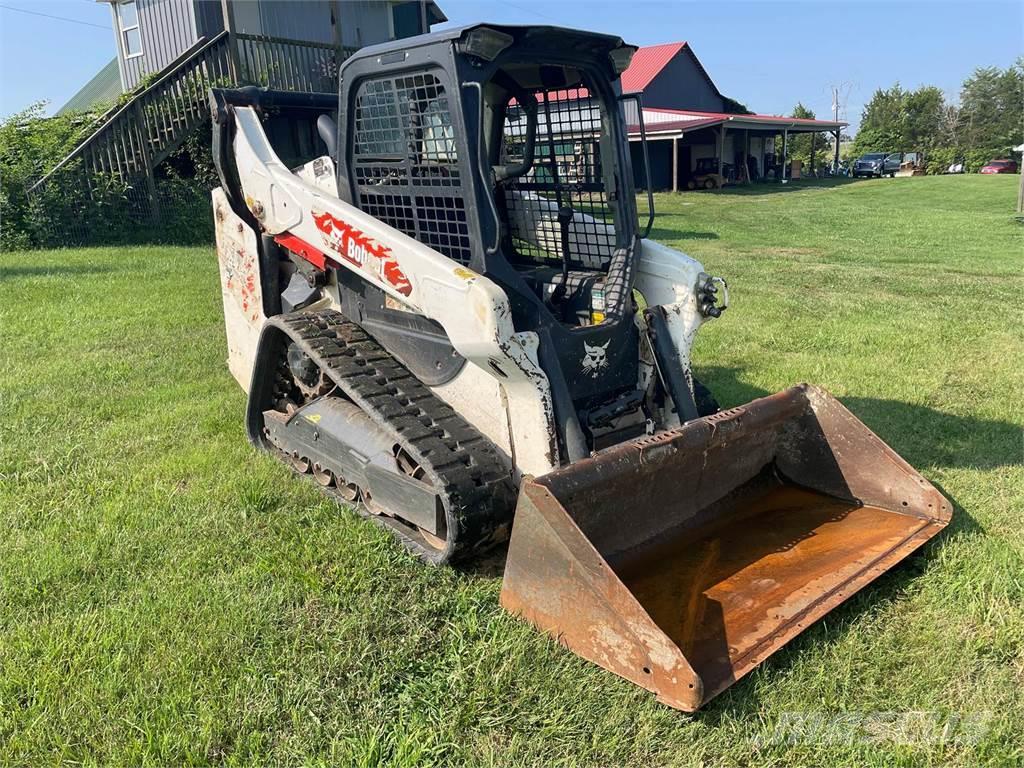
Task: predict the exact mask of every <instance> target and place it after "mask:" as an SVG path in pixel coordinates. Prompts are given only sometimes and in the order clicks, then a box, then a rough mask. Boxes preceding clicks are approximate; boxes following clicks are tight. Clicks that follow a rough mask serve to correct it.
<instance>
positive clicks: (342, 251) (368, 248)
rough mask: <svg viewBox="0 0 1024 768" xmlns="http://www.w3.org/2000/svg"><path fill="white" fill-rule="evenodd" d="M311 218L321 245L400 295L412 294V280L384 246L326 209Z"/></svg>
mask: <svg viewBox="0 0 1024 768" xmlns="http://www.w3.org/2000/svg"><path fill="white" fill-rule="evenodd" d="M313 221H314V222H315V223H316V228H317V229H319V230H320V236H321V237H322V238H323V241H324V245H325V246H326V247H327V248H330V249H331V250H332V251H334V252H335V253H337V254H338V255H339V256H340V257H341V258H342V259H344V260H345V261H347V262H348V263H349V264H352V265H353V266H356V267H359V268H360V269H369V270H371V271H373V272H376V273H377V274H378V275H379V276H380V278H381V279H382V280H383V281H384V282H386V283H387V284H388V285H390V286H391V287H392V288H394V289H395V290H396V291H398V292H399V293H400V294H402V295H403V296H408V295H409V294H411V293H412V283H410V282H409V278H407V277H406V276H405V273H404V272H403V271H402V268H401V267H400V266H399V265H398V259H396V258H395V255H394V254H393V253H392V252H391V249H390V248H388V247H387V246H386V245H382V244H381V243H378V242H377V241H376V240H374V239H372V238H370V237H369V236H367V235H366V234H365V233H363V232H360V231H359V230H358V229H356V228H355V227H353V226H352V225H351V224H348V223H346V222H344V221H342V220H341V219H339V218H337V217H335V216H332V215H331V214H329V213H327V212H324V213H314V214H313Z"/></svg>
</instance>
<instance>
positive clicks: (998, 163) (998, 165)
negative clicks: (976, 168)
mask: <svg viewBox="0 0 1024 768" xmlns="http://www.w3.org/2000/svg"><path fill="white" fill-rule="evenodd" d="M1016 172H1017V161H1016V160H993V161H992V162H991V163H989V164H988V165H986V166H985V167H984V168H982V169H981V171H980V173H1016Z"/></svg>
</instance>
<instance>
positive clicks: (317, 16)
mask: <svg viewBox="0 0 1024 768" xmlns="http://www.w3.org/2000/svg"><path fill="white" fill-rule="evenodd" d="M114 6H115V3H112V4H111V13H112V18H113V24H114V30H115V38H116V40H117V51H118V56H117V58H118V70H119V72H120V74H121V84H122V86H123V87H124V88H125V90H129V89H131V88H134V87H135V86H136V85H138V84H139V82H140V81H141V79H142V78H143V77H144V76H145V75H146V74H147V73H150V72H158V71H159V70H161V69H163V68H164V67H166V66H167V65H168V64H170V63H171V62H172V61H174V60H175V59H176V58H177V57H178V56H180V55H181V54H182V53H184V52H185V51H186V50H187V49H188V48H190V47H191V46H192V45H193V44H195V42H196V41H197V40H198V39H199V38H200V37H207V38H210V37H213V36H214V35H216V34H217V33H219V32H221V31H222V30H223V29H224V18H223V12H222V9H221V2H220V0H136V7H137V8H138V11H139V32H140V34H141V35H142V55H140V56H132V57H130V58H127V57H126V56H125V51H124V41H123V40H122V38H121V32H120V26H119V25H118V21H117V13H116V8H115V7H114ZM232 12H233V18H234V24H235V30H236V31H237V32H242V33H246V34H251V35H268V36H271V37H280V38H288V39H292V40H307V41H311V42H317V43H327V44H340V45H344V46H347V47H351V48H359V47H362V46H364V45H373V44H375V43H382V42H385V41H387V40H390V39H391V38H392V37H393V29H394V28H393V25H392V3H390V2H384V1H383V0H232ZM338 15H340V16H341V19H340V28H339V25H338V24H336V21H337V17H338Z"/></svg>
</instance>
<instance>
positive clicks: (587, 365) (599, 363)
mask: <svg viewBox="0 0 1024 768" xmlns="http://www.w3.org/2000/svg"><path fill="white" fill-rule="evenodd" d="M609 344H611V339H609V340H608V341H606V342H605V343H604V344H600V345H598V344H593V345H591V344H587V342H585V341H584V342H583V361H582V364H583V371H584V373H589V374H590V375H591V377H593V378H595V379H596V378H597V377H598V375H599V374H600V373H601V371H603V370H604V369H605V368H607V367H608V345H609Z"/></svg>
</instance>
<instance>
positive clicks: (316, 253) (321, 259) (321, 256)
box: [274, 234, 332, 269]
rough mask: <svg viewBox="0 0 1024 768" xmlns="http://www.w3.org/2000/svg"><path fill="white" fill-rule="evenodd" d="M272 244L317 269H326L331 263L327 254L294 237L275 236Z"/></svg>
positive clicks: (285, 235)
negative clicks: (286, 250) (285, 249)
mask: <svg viewBox="0 0 1024 768" xmlns="http://www.w3.org/2000/svg"><path fill="white" fill-rule="evenodd" d="M274 242H275V243H277V244H278V245H280V246H281V247H283V248H287V249H288V250H289V251H291V252H292V253H294V254H295V255H296V256H300V257H302V258H303V259H305V260H306V261H308V262H309V263H310V264H312V265H313V266H314V267H316V268H317V269H327V267H328V265H331V263H332V262H331V259H330V258H329V257H328V256H327V254H325V253H324V252H323V251H321V250H320V249H319V248H314V247H313V246H312V245H310V244H309V243H307V242H306V241H305V240H303V239H302V238H300V237H296V236H295V235H289V234H283V235H275V236H274Z"/></svg>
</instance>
